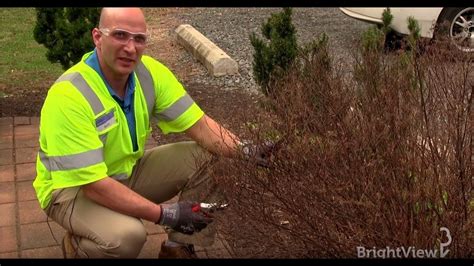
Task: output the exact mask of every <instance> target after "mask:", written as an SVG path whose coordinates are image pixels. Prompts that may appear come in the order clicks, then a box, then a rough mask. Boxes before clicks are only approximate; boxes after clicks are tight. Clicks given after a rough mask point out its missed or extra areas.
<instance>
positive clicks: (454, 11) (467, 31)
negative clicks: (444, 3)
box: [436, 7, 474, 53]
mask: <svg viewBox="0 0 474 266" xmlns="http://www.w3.org/2000/svg"><path fill="white" fill-rule="evenodd" d="M437 27H438V29H437V32H436V35H437V36H438V37H439V35H441V36H442V37H448V38H449V39H450V40H451V42H452V43H453V44H454V45H455V46H456V48H458V49H459V50H461V51H463V52H467V53H472V52H474V7H464V8H445V9H443V11H442V12H441V14H440V16H439V19H438V21H437Z"/></svg>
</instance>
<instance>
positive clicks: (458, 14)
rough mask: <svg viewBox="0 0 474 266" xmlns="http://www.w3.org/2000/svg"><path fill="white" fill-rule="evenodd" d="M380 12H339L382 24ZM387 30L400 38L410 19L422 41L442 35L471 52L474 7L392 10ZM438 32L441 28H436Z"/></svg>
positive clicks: (380, 10) (366, 10)
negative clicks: (423, 38)
mask: <svg viewBox="0 0 474 266" xmlns="http://www.w3.org/2000/svg"><path fill="white" fill-rule="evenodd" d="M385 9H386V7H381V8H340V10H341V11H342V12H343V13H344V14H346V15H348V16H350V17H352V18H356V19H359V20H363V21H366V22H370V23H375V24H382V12H383V11H384V10H385ZM390 11H391V13H392V15H393V20H392V24H391V28H392V29H393V30H394V31H396V32H398V33H401V34H409V33H410V31H409V30H408V18H409V17H410V16H411V17H413V18H414V19H415V20H417V21H418V23H419V25H420V34H421V36H422V37H425V38H433V37H434V36H435V35H436V34H438V33H442V34H444V33H446V34H447V35H448V36H449V38H450V39H451V40H452V41H453V43H454V44H455V45H456V47H457V48H458V49H460V50H461V51H464V52H470V53H472V52H474V7H463V8H458V7H437V8H394V7H391V8H390ZM440 25H443V26H445V25H446V26H447V32H446V31H442V30H437V29H436V26H440ZM440 29H442V27H440Z"/></svg>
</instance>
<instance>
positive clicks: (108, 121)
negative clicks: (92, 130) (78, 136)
mask: <svg viewBox="0 0 474 266" xmlns="http://www.w3.org/2000/svg"><path fill="white" fill-rule="evenodd" d="M114 111H115V110H114V109H112V110H110V111H109V112H108V113H105V114H103V115H101V116H99V117H98V118H97V119H96V120H95V126H96V128H97V131H99V132H101V131H104V130H105V129H107V128H109V127H110V126H112V125H114V124H115V123H116V120H115V115H114Z"/></svg>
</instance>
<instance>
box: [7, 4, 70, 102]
mask: <svg viewBox="0 0 474 266" xmlns="http://www.w3.org/2000/svg"><path fill="white" fill-rule="evenodd" d="M35 22H36V12H35V9H34V8H1V9H0V47H2V49H0V97H1V96H2V94H3V95H5V93H9V92H12V90H13V92H14V91H15V89H16V88H22V89H28V88H35V89H40V88H42V89H46V88H48V87H49V86H50V85H51V84H52V83H53V82H54V81H55V80H56V79H57V78H58V77H59V76H60V75H61V73H62V72H63V70H62V68H61V65H60V64H59V63H56V64H52V63H50V62H49V61H48V60H47V59H46V51H47V49H46V48H45V47H44V46H43V45H40V44H38V43H37V42H36V41H35V39H34V37H33V29H34V27H35Z"/></svg>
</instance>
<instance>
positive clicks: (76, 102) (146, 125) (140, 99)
mask: <svg viewBox="0 0 474 266" xmlns="http://www.w3.org/2000/svg"><path fill="white" fill-rule="evenodd" d="M91 54H92V52H89V53H87V54H85V55H84V56H83V58H82V60H81V62H79V63H77V64H76V65H74V66H73V67H71V68H70V69H68V70H67V71H66V72H64V74H63V75H62V76H61V77H60V78H59V79H58V80H56V82H55V83H54V84H53V86H52V87H51V88H50V90H49V91H48V95H47V97H46V100H45V102H44V105H43V108H42V109H41V118H40V149H39V152H38V156H37V160H36V172H37V176H36V179H35V181H34V182H33V187H34V188H35V190H36V195H37V198H38V200H39V202H40V206H41V208H43V209H44V208H46V207H47V206H48V204H49V203H50V201H51V194H52V192H53V191H54V190H55V189H59V188H67V187H74V186H80V185H84V184H88V183H91V182H94V181H97V180H100V179H102V178H104V177H107V176H110V177H112V178H114V179H117V180H122V179H127V178H129V177H130V175H131V173H132V169H133V166H134V165H135V164H136V162H137V160H138V159H139V158H141V157H142V156H143V153H144V147H145V142H146V140H147V138H148V136H149V135H150V133H151V125H150V118H151V117H152V116H154V117H156V118H157V119H158V126H159V128H160V129H161V131H162V132H163V133H165V134H168V133H170V132H182V131H184V130H186V129H188V128H189V127H191V126H192V125H193V124H194V123H196V122H197V121H198V120H199V119H200V118H201V117H202V116H203V115H204V113H203V111H202V110H201V109H200V108H199V107H198V105H197V104H196V103H195V102H194V101H193V100H192V99H191V97H190V96H189V95H188V94H187V93H186V91H185V90H184V88H183V86H182V85H181V83H180V82H179V81H178V80H177V79H176V78H175V76H174V75H173V74H172V73H171V71H170V70H169V69H168V68H166V67H165V66H164V65H162V64H161V63H159V62H158V61H156V60H154V59H153V58H151V57H149V56H142V58H141V62H140V63H139V64H138V65H137V68H136V70H135V71H134V73H133V78H135V86H136V88H135V92H134V93H135V97H134V109H135V110H134V112H135V120H136V133H137V134H136V135H137V143H138V150H137V151H135V152H134V151H133V147H132V141H131V138H130V132H129V129H128V125H127V119H126V117H125V114H124V113H123V111H122V109H121V108H120V106H119V105H118V103H117V102H116V101H115V100H114V99H113V98H112V96H111V95H110V93H109V92H108V90H107V87H106V85H105V83H104V81H103V80H102V78H101V77H100V75H99V74H98V73H97V72H96V71H95V70H94V69H92V68H91V67H90V66H88V65H87V64H86V63H85V60H86V59H87V58H88V57H89V56H90V55H91Z"/></svg>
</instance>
